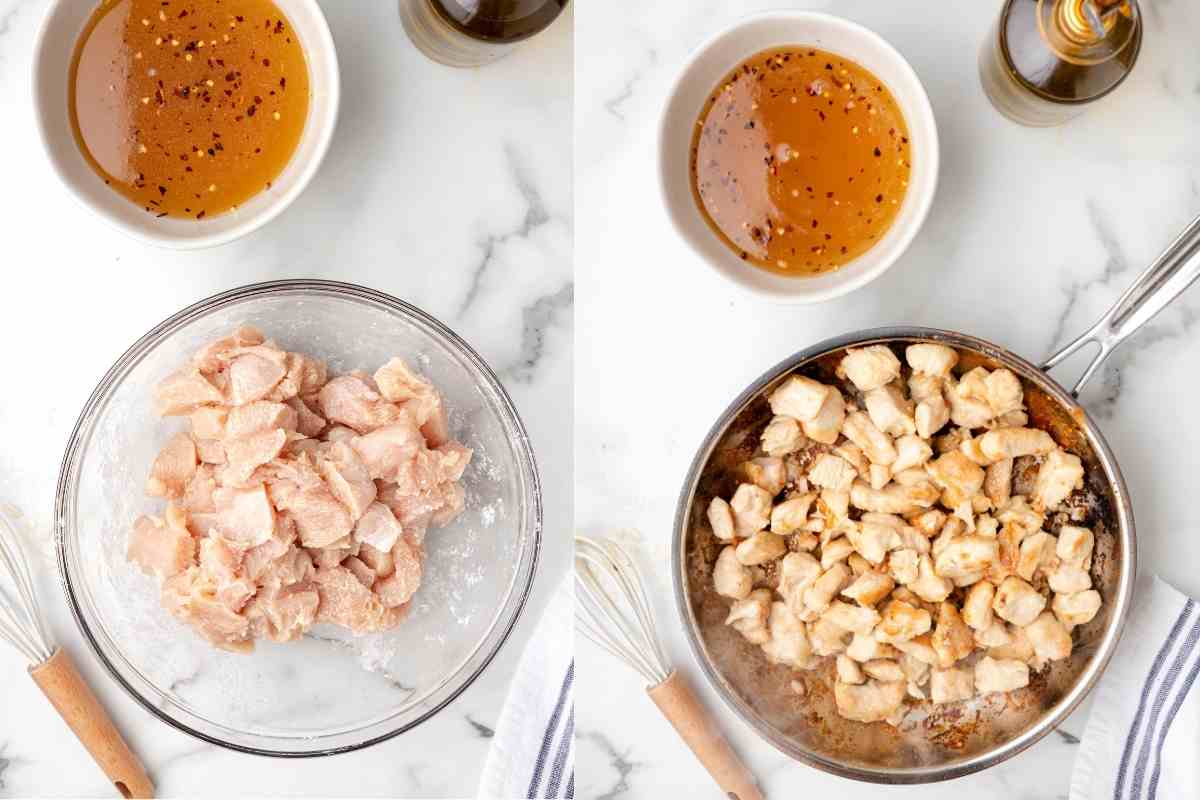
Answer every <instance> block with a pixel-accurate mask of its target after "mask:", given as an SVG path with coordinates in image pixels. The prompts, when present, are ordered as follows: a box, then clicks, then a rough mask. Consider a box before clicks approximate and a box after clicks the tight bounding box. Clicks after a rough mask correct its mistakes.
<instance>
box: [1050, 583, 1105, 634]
mask: <svg viewBox="0 0 1200 800" xmlns="http://www.w3.org/2000/svg"><path fill="white" fill-rule="evenodd" d="M1050 608H1051V610H1052V611H1054V616H1056V617H1058V621H1059V622H1061V623H1062V624H1063V625H1064V626H1066V628H1067V629H1068V630H1070V629H1071V628H1073V627H1075V626H1076V625H1083V624H1085V623H1088V622H1091V621H1092V618H1093V617H1095V616H1096V612H1098V611H1099V610H1100V593H1099V592H1097V591H1096V590H1095V589H1088V590H1086V591H1082V592H1072V593H1070V594H1056V595H1054V601H1053V602H1052V603H1051V604H1050Z"/></svg>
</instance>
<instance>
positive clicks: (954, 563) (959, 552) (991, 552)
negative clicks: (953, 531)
mask: <svg viewBox="0 0 1200 800" xmlns="http://www.w3.org/2000/svg"><path fill="white" fill-rule="evenodd" d="M999 558H1000V545H999V544H998V543H997V541H996V540H995V539H989V538H987V537H986V536H975V535H967V536H959V537H957V538H955V539H953V540H952V541H950V542H949V543H947V545H946V546H945V548H943V549H942V551H941V552H940V553H938V556H937V561H936V562H935V564H934V571H935V572H936V573H937V574H938V575H939V576H941V577H943V578H949V579H950V580H959V579H962V578H966V577H968V576H971V575H976V576H977V575H981V574H982V573H984V572H986V571H988V570H989V569H991V567H992V565H993V564H995V563H996V561H998V560H999ZM914 591H915V590H914Z"/></svg>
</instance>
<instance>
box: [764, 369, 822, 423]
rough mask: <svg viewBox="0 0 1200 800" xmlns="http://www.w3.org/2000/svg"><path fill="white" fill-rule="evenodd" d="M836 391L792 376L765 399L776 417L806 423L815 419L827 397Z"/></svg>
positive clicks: (798, 376)
mask: <svg viewBox="0 0 1200 800" xmlns="http://www.w3.org/2000/svg"><path fill="white" fill-rule="evenodd" d="M835 391H836V390H835V389H834V388H833V387H831V386H826V385H825V384H823V383H818V382H817V381H814V380H813V379H812V378H806V377H804V376H803V375H792V376H791V377H790V378H788V379H787V380H786V381H784V382H783V383H781V384H780V385H779V386H778V387H777V388H776V389H775V391H773V392H771V395H770V397H768V398H767V400H768V402H769V403H770V404H771V410H772V411H773V412H775V414H776V415H777V416H783V417H791V418H793V419H797V420H800V421H801V422H807V421H809V420H813V419H816V417H817V414H818V413H819V412H820V411H821V406H823V405H824V404H825V401H826V399H827V398H828V397H829V395H830V394H831V393H833V392H835Z"/></svg>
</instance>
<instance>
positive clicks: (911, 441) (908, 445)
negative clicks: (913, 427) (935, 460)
mask: <svg viewBox="0 0 1200 800" xmlns="http://www.w3.org/2000/svg"><path fill="white" fill-rule="evenodd" d="M932 456H933V448H931V447H930V446H929V443H928V442H926V441H925V440H924V439H922V438H920V437H919V436H913V435H911V434H910V435H908V436H901V437H900V438H899V439H897V440H896V460H895V461H893V462H892V464H891V467H892V472H893V473H899V472H903V471H904V470H906V469H910V468H912V467H919V466H922V465H923V464H924V463H925V462H927V461H928V460H929V459H930V458H931V457H932Z"/></svg>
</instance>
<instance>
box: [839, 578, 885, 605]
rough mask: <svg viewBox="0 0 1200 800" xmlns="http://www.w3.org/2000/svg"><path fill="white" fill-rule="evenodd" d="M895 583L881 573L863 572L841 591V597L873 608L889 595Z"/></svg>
mask: <svg viewBox="0 0 1200 800" xmlns="http://www.w3.org/2000/svg"><path fill="white" fill-rule="evenodd" d="M895 587H896V582H895V581H893V580H892V578H891V577H890V576H888V575H885V574H884V573H882V572H875V571H874V570H870V571H867V572H863V573H862V574H860V575H859V576H858V577H857V578H855V579H854V582H853V583H851V584H850V585H849V586H847V587H846V588H845V589H843V590H842V596H843V597H849V598H850V599H851V600H854V601H856V602H857V603H859V604H860V605H864V606H873V605H875V604H876V603H878V602H879V601H880V600H882V599H883V598H885V597H887V596H888V595H889V594H891V591H892V589H894V588H895Z"/></svg>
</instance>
